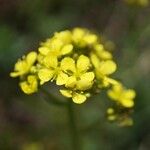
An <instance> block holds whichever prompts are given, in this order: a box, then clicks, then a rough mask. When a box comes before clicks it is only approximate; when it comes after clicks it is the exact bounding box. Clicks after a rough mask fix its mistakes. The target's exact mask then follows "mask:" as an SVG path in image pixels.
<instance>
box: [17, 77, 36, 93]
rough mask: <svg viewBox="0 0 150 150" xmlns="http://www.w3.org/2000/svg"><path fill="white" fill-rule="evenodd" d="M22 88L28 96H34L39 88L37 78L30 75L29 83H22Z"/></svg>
mask: <svg viewBox="0 0 150 150" xmlns="http://www.w3.org/2000/svg"><path fill="white" fill-rule="evenodd" d="M20 87H21V89H22V91H23V92H24V93H26V94H32V93H34V92H36V91H37V88H38V82H37V77H36V76H34V75H29V76H28V77H27V81H23V82H21V83H20Z"/></svg>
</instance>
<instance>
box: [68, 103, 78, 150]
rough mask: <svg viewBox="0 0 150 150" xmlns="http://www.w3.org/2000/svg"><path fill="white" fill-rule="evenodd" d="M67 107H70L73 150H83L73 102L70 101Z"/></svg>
mask: <svg viewBox="0 0 150 150" xmlns="http://www.w3.org/2000/svg"><path fill="white" fill-rule="evenodd" d="M67 107H68V115H69V124H70V131H71V136H72V147H73V150H81V146H80V139H79V134H78V129H77V125H76V120H75V114H74V109H73V102H72V100H69V101H68V105H67Z"/></svg>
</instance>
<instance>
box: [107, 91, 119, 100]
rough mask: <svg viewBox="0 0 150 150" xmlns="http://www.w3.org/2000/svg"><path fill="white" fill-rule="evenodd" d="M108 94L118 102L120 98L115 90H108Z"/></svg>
mask: <svg viewBox="0 0 150 150" xmlns="http://www.w3.org/2000/svg"><path fill="white" fill-rule="evenodd" d="M107 94H108V96H109V97H110V98H111V99H113V100H117V99H118V98H119V96H120V95H118V93H115V92H114V91H113V90H108V92H107Z"/></svg>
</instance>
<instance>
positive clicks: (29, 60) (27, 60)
mask: <svg viewBox="0 0 150 150" xmlns="http://www.w3.org/2000/svg"><path fill="white" fill-rule="evenodd" d="M36 59H37V53H36V52H30V53H29V54H28V55H27V56H26V57H25V56H24V57H23V59H22V60H18V62H17V63H16V64H15V68H14V72H11V73H10V76H11V77H17V76H22V75H25V74H27V73H29V72H30V69H31V67H32V66H33V64H34V63H35V61H36Z"/></svg>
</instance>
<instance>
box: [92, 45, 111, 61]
mask: <svg viewBox="0 0 150 150" xmlns="http://www.w3.org/2000/svg"><path fill="white" fill-rule="evenodd" d="M94 51H95V54H96V55H97V56H98V57H99V59H100V60H108V59H112V54H111V53H110V52H108V51H106V50H105V49H104V46H103V45H102V44H96V45H94Z"/></svg>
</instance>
